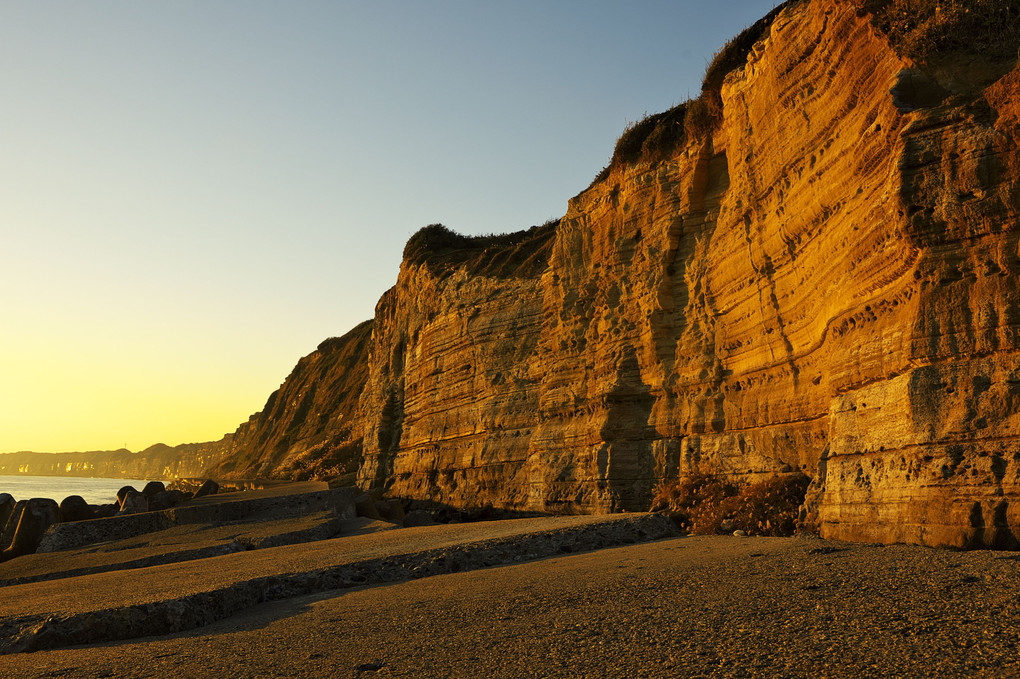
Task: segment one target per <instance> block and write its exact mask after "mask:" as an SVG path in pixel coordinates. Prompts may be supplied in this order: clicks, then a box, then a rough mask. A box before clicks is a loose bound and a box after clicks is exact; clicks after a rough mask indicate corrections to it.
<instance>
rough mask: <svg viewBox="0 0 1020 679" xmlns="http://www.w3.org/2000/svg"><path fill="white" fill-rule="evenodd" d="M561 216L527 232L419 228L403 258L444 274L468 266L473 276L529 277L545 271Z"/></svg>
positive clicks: (405, 248) (407, 244)
mask: <svg viewBox="0 0 1020 679" xmlns="http://www.w3.org/2000/svg"><path fill="white" fill-rule="evenodd" d="M559 223H560V220H559V219H552V220H549V221H548V222H546V223H545V224H542V225H540V226H533V227H531V228H530V229H527V230H525V231H517V232H515V233H506V234H489V235H485V236H464V235H462V234H459V233H457V232H456V231H453V230H452V229H450V228H447V227H446V226H443V225H442V224H429V225H428V226H425V227H422V228H421V229H419V230H418V231H417V232H416V233H415V234H414V235H413V236H411V237H410V238H409V239H408V240H407V243H406V244H405V245H404V261H405V262H408V263H409V264H415V265H421V264H427V265H428V266H429V267H430V268H431V269H432V271H433V272H434V273H437V274H441V273H443V272H445V271H447V270H450V269H452V268H454V267H460V266H463V267H466V268H467V269H468V272H469V273H470V274H472V275H479V276H489V277H493V278H530V277H533V276H537V275H538V274H540V273H542V272H543V271H545V267H546V264H547V263H548V259H549V251H550V250H551V248H552V237H553V234H554V233H555V232H556V226H557V225H558V224H559Z"/></svg>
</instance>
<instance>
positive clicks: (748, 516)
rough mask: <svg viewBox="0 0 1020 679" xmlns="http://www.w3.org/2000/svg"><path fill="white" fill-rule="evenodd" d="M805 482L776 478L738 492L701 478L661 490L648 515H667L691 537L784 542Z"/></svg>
mask: <svg viewBox="0 0 1020 679" xmlns="http://www.w3.org/2000/svg"><path fill="white" fill-rule="evenodd" d="M809 482H810V479H808V477H807V476H804V475H803V474H792V475H788V476H777V477H774V478H771V479H768V480H766V481H761V482H759V483H754V484H751V485H748V486H744V487H740V486H737V485H736V484H733V483H730V482H728V481H725V480H722V479H718V478H716V477H714V476H710V475H707V474H692V475H690V476H687V477H684V478H681V479H678V480H676V481H672V482H670V483H666V484H663V485H662V486H661V487H660V488H659V489H658V491H657V492H656V494H655V497H654V498H653V499H652V511H663V510H665V511H668V512H669V513H670V514H671V515H672V517H673V519H674V520H675V521H676V522H677V524H678V525H679V526H680V528H682V529H684V530H687V531H688V532H690V533H696V534H702V535H707V534H726V533H732V532H733V531H735V530H742V531H744V532H746V533H747V534H748V535H765V536H772V537H779V536H789V535H793V534H794V533H795V532H796V531H797V516H798V514H799V512H800V506H801V505H802V504H804V496H805V494H806V493H807V487H808V483H809Z"/></svg>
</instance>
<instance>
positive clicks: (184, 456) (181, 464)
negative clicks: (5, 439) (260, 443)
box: [0, 434, 230, 486]
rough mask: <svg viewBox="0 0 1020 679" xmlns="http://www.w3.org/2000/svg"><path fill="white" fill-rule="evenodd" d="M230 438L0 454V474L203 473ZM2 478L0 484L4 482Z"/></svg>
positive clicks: (163, 476)
mask: <svg viewBox="0 0 1020 679" xmlns="http://www.w3.org/2000/svg"><path fill="white" fill-rule="evenodd" d="M229 440H230V435H229V434H228V435H227V436H226V437H225V438H224V439H223V440H222V441H216V442H211V443H190V444H185V445H181V446H174V447H170V446H167V445H164V444H162V443H157V444H156V445H154V446H150V447H148V448H146V449H145V450H143V451H141V452H138V453H133V452H131V451H130V450H127V449H124V448H121V449H120V450H102V451H89V452H78V453H33V452H19V453H7V454H2V455H0V474H24V475H29V476H88V477H101V478H111V479H117V478H124V479H174V478H187V477H196V476H202V475H203V474H204V472H205V471H206V470H207V469H208V468H209V466H210V465H212V464H213V463H214V462H216V461H217V460H218V459H219V458H220V456H221V455H222V452H221V451H222V446H223V443H224V442H225V441H229ZM2 485H3V483H2V479H0V486H2Z"/></svg>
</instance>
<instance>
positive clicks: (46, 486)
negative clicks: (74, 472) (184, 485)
mask: <svg viewBox="0 0 1020 679" xmlns="http://www.w3.org/2000/svg"><path fill="white" fill-rule="evenodd" d="M146 483H148V481H142V480H140V479H89V478H82V477H78V476H21V475H18V476H7V475H0V493H10V494H11V495H13V496H14V499H15V500H29V499H31V498H34V497H48V498H53V499H54V500H56V501H57V502H60V501H61V500H63V499H64V498H65V497H67V496H68V495H81V496H82V497H83V498H85V501H86V502H88V503H89V504H92V505H105V504H111V503H114V502H116V501H117V491H118V490H120V489H121V488H123V487H124V486H134V487H135V490H139V491H140V490H141V489H142V488H144V487H145V484H146Z"/></svg>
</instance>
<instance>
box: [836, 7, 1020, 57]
mask: <svg viewBox="0 0 1020 679" xmlns="http://www.w3.org/2000/svg"><path fill="white" fill-rule="evenodd" d="M851 2H853V4H854V5H855V6H856V7H857V8H858V9H859V10H860V11H862V12H867V13H869V14H871V15H872V17H871V22H872V24H873V25H874V26H875V27H876V28H878V29H879V30H880V31H881V32H882V33H884V34H885V35H886V37H887V38H888V39H889V42H890V44H891V45H892V46H893V49H895V50H896V51H897V52H899V53H900V54H901V55H903V56H907V57H910V58H912V59H915V60H918V61H922V62H923V61H926V60H929V59H932V58H935V57H939V56H945V55H948V54H953V53H968V54H978V55H981V56H982V57H986V58H989V59H1004V58H1013V59H1015V58H1016V57H1017V50H1018V49H1020V0H851Z"/></svg>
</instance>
